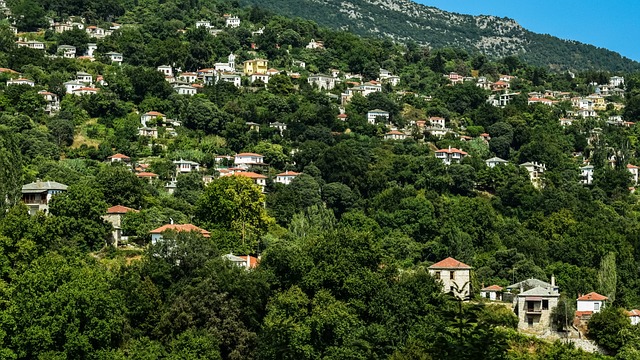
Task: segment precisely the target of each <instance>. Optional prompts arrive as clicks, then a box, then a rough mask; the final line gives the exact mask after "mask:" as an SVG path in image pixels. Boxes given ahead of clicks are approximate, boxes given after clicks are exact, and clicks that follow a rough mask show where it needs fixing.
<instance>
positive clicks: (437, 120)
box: [429, 116, 446, 129]
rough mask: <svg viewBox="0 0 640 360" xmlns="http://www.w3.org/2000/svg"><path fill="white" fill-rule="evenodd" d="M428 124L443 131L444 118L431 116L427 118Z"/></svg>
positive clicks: (444, 125)
mask: <svg viewBox="0 0 640 360" xmlns="http://www.w3.org/2000/svg"><path fill="white" fill-rule="evenodd" d="M429 123H430V124H431V126H432V127H435V128H440V129H444V128H445V127H446V120H445V118H442V117H439V116H432V117H430V118H429Z"/></svg>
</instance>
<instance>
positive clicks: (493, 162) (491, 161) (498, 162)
mask: <svg viewBox="0 0 640 360" xmlns="http://www.w3.org/2000/svg"><path fill="white" fill-rule="evenodd" d="M484 162H485V164H487V166H488V167H490V168H494V167H496V166H498V165H506V164H508V163H509V162H508V161H507V160H504V159H501V158H499V157H492V158H491V159H487V160H485V161H484Z"/></svg>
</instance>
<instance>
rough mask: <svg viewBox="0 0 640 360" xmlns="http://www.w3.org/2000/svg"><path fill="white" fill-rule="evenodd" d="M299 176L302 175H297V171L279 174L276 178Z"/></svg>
mask: <svg viewBox="0 0 640 360" xmlns="http://www.w3.org/2000/svg"><path fill="white" fill-rule="evenodd" d="M298 175H300V173H297V172H295V171H285V172H283V173H280V174H278V175H276V176H298Z"/></svg>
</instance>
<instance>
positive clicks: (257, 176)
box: [233, 171, 267, 179]
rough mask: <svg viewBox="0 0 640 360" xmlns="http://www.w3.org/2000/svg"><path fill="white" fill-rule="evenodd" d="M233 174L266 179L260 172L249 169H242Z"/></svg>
mask: <svg viewBox="0 0 640 360" xmlns="http://www.w3.org/2000/svg"><path fill="white" fill-rule="evenodd" d="M233 175H237V176H246V177H248V178H250V179H266V178H267V177H266V176H264V175H262V174H257V173H254V172H251V171H243V172H237V173H235V174H233Z"/></svg>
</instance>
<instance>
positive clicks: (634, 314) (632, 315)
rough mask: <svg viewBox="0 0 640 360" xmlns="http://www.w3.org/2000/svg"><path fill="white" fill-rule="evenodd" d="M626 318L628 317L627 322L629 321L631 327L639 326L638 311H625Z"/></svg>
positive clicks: (639, 315)
mask: <svg viewBox="0 0 640 360" xmlns="http://www.w3.org/2000/svg"><path fill="white" fill-rule="evenodd" d="M627 316H628V317H629V321H631V325H638V324H640V310H631V311H627Z"/></svg>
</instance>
